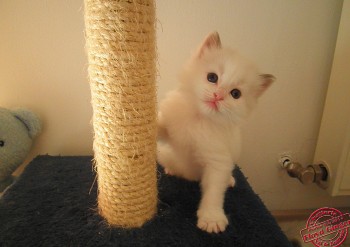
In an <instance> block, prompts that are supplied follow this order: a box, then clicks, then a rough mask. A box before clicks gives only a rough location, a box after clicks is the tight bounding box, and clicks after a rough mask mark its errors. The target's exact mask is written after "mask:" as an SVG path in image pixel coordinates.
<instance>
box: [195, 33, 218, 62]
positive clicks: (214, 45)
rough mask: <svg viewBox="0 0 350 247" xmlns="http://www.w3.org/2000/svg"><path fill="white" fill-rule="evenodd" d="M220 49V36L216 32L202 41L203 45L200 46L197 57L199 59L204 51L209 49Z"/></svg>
mask: <svg viewBox="0 0 350 247" xmlns="http://www.w3.org/2000/svg"><path fill="white" fill-rule="evenodd" d="M220 48H221V41H220V36H219V33H218V32H213V33H210V34H209V35H208V36H207V37H206V38H205V39H204V41H203V43H202V44H201V45H200V47H199V49H198V52H197V57H201V56H202V55H203V53H204V52H205V51H206V50H209V49H220Z"/></svg>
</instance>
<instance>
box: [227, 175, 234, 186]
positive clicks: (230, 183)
mask: <svg viewBox="0 0 350 247" xmlns="http://www.w3.org/2000/svg"><path fill="white" fill-rule="evenodd" d="M235 184H236V180H235V178H234V177H233V176H231V177H230V181H229V182H228V187H231V188H233V187H234V186H235Z"/></svg>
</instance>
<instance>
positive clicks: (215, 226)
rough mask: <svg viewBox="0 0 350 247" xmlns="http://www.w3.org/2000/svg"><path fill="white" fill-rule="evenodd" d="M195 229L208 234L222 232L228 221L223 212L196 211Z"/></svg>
mask: <svg viewBox="0 0 350 247" xmlns="http://www.w3.org/2000/svg"><path fill="white" fill-rule="evenodd" d="M197 216H198V222H197V227H198V228H200V229H202V230H203V231H206V232H209V233H219V232H223V231H225V229H226V226H227V225H228V220H227V217H226V215H225V214H224V212H223V210H198V211H197Z"/></svg>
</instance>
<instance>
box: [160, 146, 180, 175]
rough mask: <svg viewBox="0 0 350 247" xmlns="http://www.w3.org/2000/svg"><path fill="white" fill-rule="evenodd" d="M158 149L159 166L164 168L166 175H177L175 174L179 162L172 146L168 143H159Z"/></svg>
mask: <svg viewBox="0 0 350 247" xmlns="http://www.w3.org/2000/svg"><path fill="white" fill-rule="evenodd" d="M157 148H158V152H157V160H158V162H159V164H160V165H161V166H162V167H163V168H164V172H165V174H168V175H176V173H175V172H174V167H175V166H176V162H178V161H177V159H176V156H175V154H174V151H173V150H172V148H171V146H170V145H169V144H166V143H161V142H158V144H157Z"/></svg>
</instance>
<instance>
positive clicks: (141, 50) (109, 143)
mask: <svg viewBox="0 0 350 247" xmlns="http://www.w3.org/2000/svg"><path fill="white" fill-rule="evenodd" d="M85 26H86V47H87V53H88V61H89V69H88V71H89V77H90V88H91V97H92V107H93V127H94V159H95V164H96V169H97V181H98V207H99V211H100V214H101V215H102V216H103V217H104V218H105V219H106V220H107V222H108V223H109V224H110V225H112V226H121V227H140V226H142V225H143V223H145V222H146V221H147V220H149V219H151V218H152V217H153V215H154V214H155V212H156V207H157V181H156V86H155V81H156V79H155V77H156V68H155V62H156V52H155V6H154V2H153V0H137V1H136V0H135V1H134V0H85Z"/></svg>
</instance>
